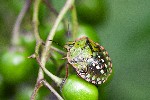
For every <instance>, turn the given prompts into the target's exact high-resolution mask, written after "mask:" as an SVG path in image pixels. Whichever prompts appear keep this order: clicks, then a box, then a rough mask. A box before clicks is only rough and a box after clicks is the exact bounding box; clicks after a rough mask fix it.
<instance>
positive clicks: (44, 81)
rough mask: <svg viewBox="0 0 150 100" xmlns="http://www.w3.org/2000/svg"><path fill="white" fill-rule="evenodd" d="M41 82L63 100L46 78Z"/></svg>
mask: <svg viewBox="0 0 150 100" xmlns="http://www.w3.org/2000/svg"><path fill="white" fill-rule="evenodd" d="M42 83H43V84H44V85H45V86H46V87H47V88H48V89H49V90H51V92H52V93H54V94H55V96H56V97H57V98H58V99H59V100H64V99H63V98H62V97H61V96H60V95H59V94H58V93H57V92H56V91H55V89H54V88H53V87H52V86H51V85H50V84H49V83H48V82H47V81H46V80H43V81H42Z"/></svg>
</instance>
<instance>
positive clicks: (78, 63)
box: [65, 37, 112, 84]
mask: <svg viewBox="0 0 150 100" xmlns="http://www.w3.org/2000/svg"><path fill="white" fill-rule="evenodd" d="M65 48H66V49H67V51H68V52H67V59H68V62H69V63H70V64H71V65H72V66H73V67H74V68H75V69H76V71H77V73H78V75H79V76H80V77H82V78H83V79H85V80H86V81H88V82H91V83H93V84H102V83H104V82H105V81H106V80H107V78H108V76H109V75H110V74H111V73H112V63H111V59H110V57H109V55H108V52H107V51H106V50H105V49H104V48H103V47H102V46H100V45H99V44H98V43H95V42H93V41H92V40H90V39H89V38H88V37H82V38H79V39H77V40H76V41H74V42H68V43H67V44H66V45H65Z"/></svg>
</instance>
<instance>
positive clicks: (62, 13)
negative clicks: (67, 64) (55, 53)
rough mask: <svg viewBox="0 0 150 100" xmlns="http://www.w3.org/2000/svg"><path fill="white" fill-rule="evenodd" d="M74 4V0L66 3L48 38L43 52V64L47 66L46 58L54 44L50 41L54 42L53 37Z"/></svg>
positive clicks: (68, 0)
mask: <svg viewBox="0 0 150 100" xmlns="http://www.w3.org/2000/svg"><path fill="white" fill-rule="evenodd" d="M73 3H74V0H67V1H66V3H65V5H64V7H63V8H62V10H61V11H60V13H59V15H58V17H57V19H56V21H55V23H54V25H53V27H52V29H51V31H50V33H49V35H48V38H47V40H46V45H45V49H44V50H43V52H42V58H41V62H42V64H43V65H45V63H46V58H47V55H48V53H49V50H50V47H51V44H52V42H51V41H49V40H53V37H54V35H55V32H56V29H57V27H58V25H59V23H60V22H61V20H62V18H63V17H64V15H65V14H66V12H67V11H68V10H69V8H70V7H71V6H72V4H73Z"/></svg>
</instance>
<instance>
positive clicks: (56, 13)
mask: <svg viewBox="0 0 150 100" xmlns="http://www.w3.org/2000/svg"><path fill="white" fill-rule="evenodd" d="M43 1H44V3H45V4H46V6H47V7H48V8H49V9H50V11H52V12H53V13H54V14H55V15H56V16H57V15H58V12H57V11H56V9H54V7H53V6H52V5H51V3H50V2H49V0H43Z"/></svg>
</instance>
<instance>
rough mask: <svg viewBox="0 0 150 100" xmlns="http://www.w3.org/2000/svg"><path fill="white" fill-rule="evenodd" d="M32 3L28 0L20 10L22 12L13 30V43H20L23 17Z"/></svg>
mask: <svg viewBox="0 0 150 100" xmlns="http://www.w3.org/2000/svg"><path fill="white" fill-rule="evenodd" d="M30 5H31V0H26V2H25V4H24V6H23V8H22V10H21V11H20V13H19V15H18V17H17V19H16V22H15V25H14V28H13V32H12V40H11V43H12V45H18V43H19V33H20V32H19V31H20V25H21V22H22V19H23V17H24V16H25V14H26V12H27V11H28V9H29V7H30Z"/></svg>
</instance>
